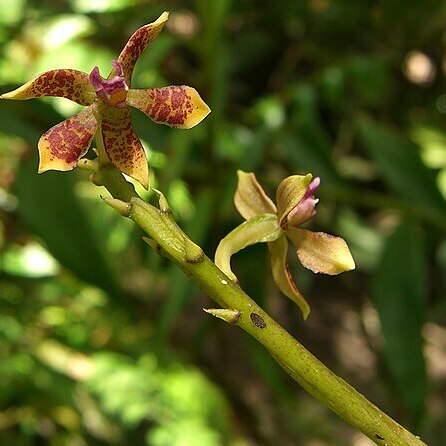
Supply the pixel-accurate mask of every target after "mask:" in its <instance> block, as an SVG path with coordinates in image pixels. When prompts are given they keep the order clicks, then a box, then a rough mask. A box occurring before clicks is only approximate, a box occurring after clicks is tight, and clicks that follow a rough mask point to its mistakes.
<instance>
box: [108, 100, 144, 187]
mask: <svg viewBox="0 0 446 446" xmlns="http://www.w3.org/2000/svg"><path fill="white" fill-rule="evenodd" d="M101 114H102V124H101V130H102V138H103V141H104V147H105V151H106V153H107V156H108V158H109V160H110V161H111V162H112V163H113V164H114V165H115V166H116V167H117V168H118V169H119V170H120V171H121V172H124V173H125V174H127V175H129V176H130V177H132V178H134V179H135V180H136V181H138V182H139V183H141V185H142V186H143V187H145V188H146V189H148V188H149V167H148V165H147V158H146V153H145V152H144V148H143V147H142V144H141V141H140V140H139V138H138V136H137V135H136V133H135V130H134V129H133V125H132V122H131V120H130V109H129V108H128V107H126V108H117V107H110V106H107V105H105V104H104V105H103V106H102V108H101Z"/></svg>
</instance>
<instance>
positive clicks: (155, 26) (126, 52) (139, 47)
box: [109, 12, 169, 87]
mask: <svg viewBox="0 0 446 446" xmlns="http://www.w3.org/2000/svg"><path fill="white" fill-rule="evenodd" d="M168 18H169V13H168V12H163V13H162V14H161V15H160V16H159V17H158V19H157V20H156V21H155V22H153V23H149V24H148V25H145V26H143V27H141V28H139V29H137V30H136V31H135V32H134V33H133V34H132V35H131V37H130V39H129V40H128V41H127V43H126V44H125V47H124V48H123V50H122V51H121V54H120V55H119V57H118V62H119V63H120V64H121V66H122V69H123V71H124V77H125V80H126V82H127V85H128V86H129V87H130V84H131V80H132V73H133V69H134V68H135V64H136V61H137V60H138V58H139V56H141V54H142V53H143V51H144V50H145V49H146V47H147V45H149V44H150V43H151V42H152V41H153V40H155V39H156V38H157V37H158V35H159V33H160V32H161V30H162V29H163V27H164V25H165V24H166V22H167V19H168ZM114 75H115V70H113V71H112V73H111V74H110V76H109V78H110V77H113V76H114Z"/></svg>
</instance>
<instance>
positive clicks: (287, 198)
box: [276, 173, 313, 229]
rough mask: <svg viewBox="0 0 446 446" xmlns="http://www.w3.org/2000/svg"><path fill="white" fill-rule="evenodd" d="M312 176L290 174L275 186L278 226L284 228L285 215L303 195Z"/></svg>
mask: <svg viewBox="0 0 446 446" xmlns="http://www.w3.org/2000/svg"><path fill="white" fill-rule="evenodd" d="M312 178H313V176H312V175H311V174H310V173H309V174H307V175H291V176H290V177H287V178H285V179H284V180H282V182H281V183H280V184H279V187H278V188H277V195H276V197H277V215H278V217H279V222H280V227H281V228H284V229H286V226H287V224H286V223H287V216H288V214H289V213H290V212H291V211H292V210H293V208H295V207H296V206H297V205H298V204H299V202H300V201H301V200H302V198H303V197H304V196H305V193H306V191H307V188H308V185H309V184H310V183H311V179H312Z"/></svg>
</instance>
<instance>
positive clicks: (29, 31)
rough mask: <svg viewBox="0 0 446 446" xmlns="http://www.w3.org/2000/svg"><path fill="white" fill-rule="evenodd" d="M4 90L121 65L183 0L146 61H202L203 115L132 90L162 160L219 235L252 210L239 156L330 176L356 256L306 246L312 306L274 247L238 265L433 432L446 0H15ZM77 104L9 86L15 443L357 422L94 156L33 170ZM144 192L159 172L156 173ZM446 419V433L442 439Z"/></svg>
mask: <svg viewBox="0 0 446 446" xmlns="http://www.w3.org/2000/svg"><path fill="white" fill-rule="evenodd" d="M0 10H1V11H2V13H1V15H0V92H4V91H8V90H10V89H12V88H15V87H16V86H18V85H20V84H22V83H24V82H25V81H27V80H28V79H29V78H31V77H32V76H34V75H36V74H38V73H40V72H42V71H45V70H48V69H53V68H77V69H80V70H83V71H85V72H90V71H91V69H92V68H93V67H94V66H95V65H98V66H99V68H100V70H101V72H107V71H108V70H109V68H110V61H111V60H112V59H113V58H115V57H116V55H117V54H118V52H119V51H120V49H121V48H122V45H123V44H124V43H125V42H126V40H127V38H128V37H129V35H130V34H131V33H132V32H133V31H134V30H135V29H136V28H138V27H139V26H142V25H143V24H145V23H148V22H151V21H153V20H155V19H156V18H157V17H158V15H159V14H160V13H161V12H162V11H164V10H170V11H171V13H172V14H171V17H170V20H169V23H168V26H167V27H166V29H165V30H164V31H163V33H162V34H161V35H160V37H159V38H158V39H157V40H156V41H155V42H154V43H153V44H152V45H151V46H150V47H149V49H148V50H147V51H146V53H145V54H144V56H143V57H141V58H140V60H139V62H138V65H137V69H136V70H135V74H134V78H133V85H134V86H135V87H137V88H138V87H139V88H143V87H150V86H164V85H170V84H187V85H191V86H194V87H195V88H197V89H198V90H199V91H200V93H201V94H202V96H203V97H204V98H205V100H206V101H207V103H208V104H209V105H210V106H211V108H212V110H213V111H212V113H211V115H209V117H208V118H207V119H206V120H205V121H204V122H203V123H202V124H201V125H200V126H198V127H197V128H194V129H193V130H190V131H187V132H185V131H181V130H173V129H169V128H165V127H162V126H159V125H155V124H152V123H151V122H149V121H148V120H147V119H146V117H144V116H142V115H141V114H139V113H137V112H135V113H134V116H133V118H134V123H135V126H136V128H137V131H138V133H139V135H140V136H141V138H142V140H143V142H144V145H145V147H146V149H147V151H148V157H149V162H150V165H151V168H152V184H153V185H154V186H155V187H158V188H160V189H161V190H163V191H164V192H165V193H166V194H167V196H168V199H169V202H170V203H171V204H172V207H173V208H174V210H175V213H176V217H177V219H178V221H179V222H180V224H181V225H182V227H183V228H184V229H185V230H186V232H187V233H189V234H190V235H191V237H192V238H193V239H194V240H195V241H197V242H198V243H200V244H201V245H202V246H203V247H204V249H205V251H206V253H207V254H208V255H210V256H212V255H213V252H214V250H215V247H216V246H217V244H218V241H219V240H220V239H221V238H222V237H223V236H224V235H226V233H227V232H229V231H230V230H231V229H232V228H233V227H235V226H236V225H237V224H239V223H240V222H241V218H240V217H239V216H237V215H236V212H235V210H234V207H233V204H232V196H233V193H234V190H235V183H236V170H237V169H239V168H241V169H244V170H248V171H255V172H256V174H257V176H258V177H259V178H260V179H261V182H262V183H264V184H267V185H268V186H269V189H270V190H274V189H275V188H276V186H277V184H278V183H279V181H280V180H281V179H282V178H283V177H285V176H287V175H290V174H293V173H306V172H311V173H313V174H314V175H317V176H320V177H321V178H322V186H321V188H320V198H321V202H320V204H319V205H318V215H317V217H316V218H315V219H314V222H313V223H312V225H313V226H312V227H313V228H314V229H318V230H323V231H327V232H332V233H336V234H339V235H341V236H342V237H344V238H345V239H346V240H347V241H348V243H349V245H350V246H351V248H352V251H353V254H354V256H355V259H356V261H357V270H356V271H355V272H353V273H349V274H346V275H343V276H340V277H336V278H325V277H321V276H314V275H311V274H310V273H308V272H307V271H303V270H302V269H300V267H299V266H298V265H294V264H293V265H292V270H293V274H295V277H296V279H297V280H298V283H299V287H300V288H301V289H302V290H303V291H304V292H305V295H306V296H308V299H309V302H310V304H312V314H311V315H310V318H309V320H308V321H307V322H306V323H304V322H303V321H302V320H300V318H299V312H298V311H297V309H296V308H294V307H293V305H292V304H291V303H290V302H288V300H287V299H285V298H283V296H280V293H278V291H277V290H276V289H275V288H274V286H273V284H272V281H271V276H270V274H269V272H268V262H267V254H266V252H265V251H266V250H265V249H264V248H265V247H263V246H255V247H252V248H250V249H248V250H246V252H244V253H241V254H239V255H237V256H236V257H235V258H234V270H235V271H237V273H238V275H239V277H240V279H241V283H242V286H243V287H244V288H245V289H246V291H247V292H248V293H249V294H251V295H252V296H253V297H254V298H255V299H256V300H257V301H259V302H260V303H262V305H265V306H266V307H267V308H268V309H269V310H270V311H271V313H273V314H274V316H275V317H276V318H277V319H279V321H280V322H281V323H282V324H283V325H284V326H285V327H286V328H287V329H288V330H289V331H290V332H292V333H293V334H294V335H295V336H296V337H297V338H298V339H300V340H302V341H303V342H304V344H305V345H306V346H308V347H309V349H310V350H311V351H313V352H315V353H316V354H317V355H318V356H319V357H320V358H321V359H323V361H324V362H326V363H327V364H328V365H330V366H331V367H332V368H333V369H334V370H335V371H336V372H337V373H339V374H341V375H342V376H343V377H345V378H346V379H347V380H348V381H350V382H351V383H353V384H354V385H355V386H356V387H358V388H359V389H360V391H362V392H363V393H365V394H366V395H367V396H370V398H371V399H372V400H373V401H374V402H376V403H377V404H378V405H380V406H381V407H382V408H383V409H384V410H385V411H386V412H388V413H389V414H391V415H392V416H394V417H396V418H397V419H398V420H399V421H401V422H402V423H403V424H406V425H407V426H408V427H409V428H411V429H416V431H417V433H418V434H420V435H421V436H422V437H423V438H424V439H425V441H426V442H427V443H428V444H429V445H438V446H440V445H442V444H443V442H444V438H445V437H446V430H445V426H446V423H445V420H446V404H445V400H446V374H445V370H446V368H445V364H446V344H445V341H444V339H445V338H446V300H445V277H446V237H445V233H446V204H445V197H446V137H445V113H446V88H445V82H444V77H445V60H446V48H445V45H446V39H445V37H446V33H445V31H446V28H445V23H446V10H445V8H444V3H443V2H441V1H439V0H430V1H428V2H421V1H414V0H411V1H406V2H402V1H400V0H391V1H388V2H373V1H368V2H361V3H358V2H354V1H352V0H341V1H333V0H305V1H299V2H297V1H295V0H282V1H281V2H277V1H272V0H264V1H261V2H260V1H253V0H239V1H237V2H235V1H234V2H232V1H230V0H219V1H211V0H195V1H189V2H186V1H182V0H166V1H163V2H161V1H155V0H153V1H150V0H88V1H84V0H59V1H57V2H55V1H50V0H43V1H41V0H39V1H37V0H20V1H19V0H15V1H14V2H10V1H7V0H0ZM76 110H77V106H75V105H73V104H72V103H69V102H68V101H64V100H57V99H56V100H53V99H42V100H35V101H31V102H9V101H2V102H0V217H1V220H0V382H1V383H2V385H1V386H0V444H15V445H17V446H21V445H34V444H48V445H73V446H78V445H87V444H88V445H108V444H111V445H113V444H147V445H154V446H161V445H163V446H164V445H166V446H167V445H174V446H176V445H178V446H180V445H181V446H186V445H187V446H188V445H194V446H195V445H198V446H199V445H207V446H208V445H209V446H213V445H226V444H228V445H229V444H230V445H248V444H250V445H251V444H253V445H254V444H256V445H257V444H258V445H277V444H281V445H301V444H302V445H310V444H316V442H317V444H321V445H351V444H358V445H359V444H364V443H360V441H364V439H363V438H362V437H361V436H360V435H359V434H357V433H356V432H354V431H352V430H349V429H346V427H345V426H344V424H343V423H342V422H341V421H339V420H338V419H337V418H336V417H335V416H334V415H332V414H330V413H328V412H327V411H326V410H325V409H324V408H323V407H321V406H320V405H319V404H318V403H316V402H314V401H312V400H311V399H309V398H308V397H307V396H306V395H305V394H304V393H303V392H302V391H300V389H297V388H296V386H295V384H294V383H292V382H290V381H289V380H288V378H287V377H286V376H285V375H284V374H283V373H282V371H281V370H280V369H279V368H278V366H277V365H276V364H275V363H274V361H273V360H272V359H271V358H270V357H269V356H268V355H267V354H266V352H265V351H264V350H263V349H262V348H261V347H259V346H258V345H257V344H256V343H255V342H254V341H252V340H250V339H246V338H245V337H244V336H243V334H242V333H239V332H238V331H236V330H233V328H231V327H226V326H225V325H223V324H221V323H219V322H218V321H215V320H210V319H209V317H208V316H206V315H204V314H202V312H201V311H200V309H201V308H202V307H207V306H211V305H212V303H211V302H210V301H209V299H208V298H207V297H206V296H204V295H203V294H202V293H201V292H200V291H199V290H198V289H197V288H196V286H195V285H194V284H193V283H191V282H190V281H189V279H188V278H187V277H185V276H184V275H183V274H182V273H181V272H180V271H179V270H178V269H177V268H176V267H175V266H173V265H170V264H169V263H168V262H167V261H166V260H165V259H162V258H159V257H157V256H155V254H154V253H153V252H150V251H149V250H148V249H147V246H146V245H145V244H144V243H143V242H142V240H141V237H140V235H141V234H140V233H139V231H138V230H137V229H136V228H134V227H133V225H132V224H131V222H129V221H127V220H125V219H123V218H122V217H120V216H119V215H115V214H114V213H113V211H112V210H111V209H108V208H107V207H106V206H104V205H103V203H102V202H101V201H100V200H99V199H98V195H99V194H105V193H106V192H105V191H103V190H101V189H99V188H97V187H95V186H93V185H91V184H90V183H89V181H88V178H87V177H86V175H85V173H84V172H81V171H74V172H70V173H59V172H49V173H45V174H44V175H39V176H38V175H37V173H36V170H37V153H36V152H37V150H36V145H37V140H38V137H39V135H40V134H42V133H43V132H44V131H45V130H47V129H48V128H49V127H51V126H52V125H54V124H55V123H57V122H59V121H60V120H62V119H63V118H64V117H68V116H70V115H71V114H73V113H74V112H75V111H76ZM141 193H142V194H143V195H144V194H145V197H147V198H149V194H148V193H145V192H144V191H141ZM442 439H443V440H442Z"/></svg>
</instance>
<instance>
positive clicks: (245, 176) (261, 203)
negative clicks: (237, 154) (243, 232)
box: [234, 170, 276, 220]
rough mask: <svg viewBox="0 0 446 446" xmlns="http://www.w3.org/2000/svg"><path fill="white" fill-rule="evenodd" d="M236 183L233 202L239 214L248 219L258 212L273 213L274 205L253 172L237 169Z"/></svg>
mask: <svg viewBox="0 0 446 446" xmlns="http://www.w3.org/2000/svg"><path fill="white" fill-rule="evenodd" d="M237 175H238V184H237V191H236V192H235V196H234V204H235V207H236V208H237V210H238V211H239V213H240V215H241V216H242V217H243V218H245V219H246V220H249V219H250V218H252V217H255V216H256V215H260V214H275V213H276V206H275V204H274V203H273V202H272V200H271V198H269V197H268V195H266V192H265V191H264V190H263V188H262V186H261V185H260V183H259V182H258V181H257V178H256V176H255V175H254V174H253V173H249V172H243V171H242V170H238V171H237Z"/></svg>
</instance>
